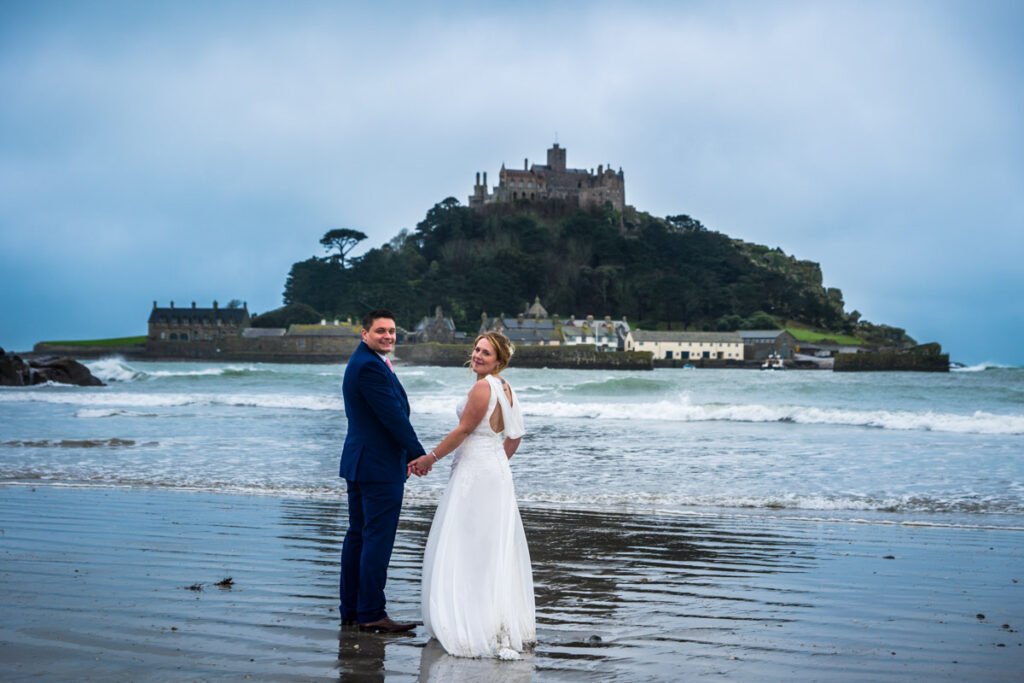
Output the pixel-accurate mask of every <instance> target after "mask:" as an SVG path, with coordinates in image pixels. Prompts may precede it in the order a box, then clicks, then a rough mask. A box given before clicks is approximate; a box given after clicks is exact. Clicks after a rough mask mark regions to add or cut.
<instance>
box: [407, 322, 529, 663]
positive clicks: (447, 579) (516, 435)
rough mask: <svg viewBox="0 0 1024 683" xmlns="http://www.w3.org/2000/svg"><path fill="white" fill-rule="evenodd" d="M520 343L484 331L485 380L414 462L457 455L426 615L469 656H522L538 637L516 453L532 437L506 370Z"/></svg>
mask: <svg viewBox="0 0 1024 683" xmlns="http://www.w3.org/2000/svg"><path fill="white" fill-rule="evenodd" d="M513 351H514V348H513V346H512V344H511V342H509V340H508V338H506V337H505V336H504V335H502V334H498V333H494V332H488V333H486V334H482V335H480V336H479V337H477V339H476V342H475V344H474V348H473V355H472V356H471V358H470V364H471V367H472V370H473V372H474V373H476V377H477V380H476V382H475V383H474V384H473V388H472V389H470V390H469V394H468V395H467V396H466V400H465V401H463V403H462V404H461V405H460V406H459V408H458V415H459V424H458V426H457V427H456V428H455V429H453V430H452V431H451V432H450V433H449V434H448V436H446V437H445V438H444V439H443V440H442V441H441V443H440V444H438V445H437V448H435V449H434V450H433V451H431V452H430V453H427V454H426V455H423V456H420V457H419V458H417V459H416V460H413V461H412V462H411V463H410V464H409V470H410V472H412V473H414V474H417V475H420V476H422V475H424V474H426V473H427V472H429V471H430V469H431V467H433V465H434V464H435V463H437V462H438V461H439V460H440V459H441V458H443V457H445V456H447V455H448V454H450V453H452V452H454V453H455V457H454V459H453V463H452V469H451V475H450V477H449V480H448V487H447V489H445V492H444V495H443V496H442V497H441V502H440V503H439V504H438V506H437V511H436V513H435V514H434V522H433V524H432V525H431V527H430V535H429V536H428V537H427V547H426V552H425V554H424V557H423V593H422V608H423V622H424V624H425V626H426V627H427V630H428V631H429V632H430V634H431V635H432V636H433V637H435V638H437V640H438V641H439V642H440V643H441V645H442V646H443V647H444V649H445V650H446V651H447V652H448V653H449V654H452V655H456V656H459V657H499V658H501V659H518V658H519V653H520V652H522V651H523V650H524V649H526V648H527V647H529V646H531V645H533V644H534V643H535V642H536V640H537V635H536V632H537V627H536V620H535V615H534V600H533V572H532V570H531V568H530V550H529V548H528V547H527V545H526V535H525V533H524V532H523V522H522V519H521V518H520V516H519V507H518V505H517V504H516V497H515V489H514V487H513V484H512V470H511V469H510V468H509V463H508V461H509V459H510V458H511V457H512V455H513V454H514V453H515V452H516V449H517V448H518V447H519V443H520V441H521V440H522V436H523V433H524V432H523V417H522V411H521V410H520V407H519V401H518V399H517V398H516V395H515V393H514V392H513V391H512V387H510V386H509V384H508V382H506V381H505V380H504V379H503V378H502V377H501V375H500V374H499V373H500V372H501V371H502V370H503V369H505V367H506V366H507V365H508V362H509V360H510V359H511V357H512V353H513Z"/></svg>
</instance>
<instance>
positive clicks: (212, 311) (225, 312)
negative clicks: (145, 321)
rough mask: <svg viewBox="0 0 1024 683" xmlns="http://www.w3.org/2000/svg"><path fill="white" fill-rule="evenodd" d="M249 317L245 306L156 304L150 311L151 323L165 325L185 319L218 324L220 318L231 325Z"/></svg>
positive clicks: (174, 323)
mask: <svg viewBox="0 0 1024 683" xmlns="http://www.w3.org/2000/svg"><path fill="white" fill-rule="evenodd" d="M248 318H249V310H248V309H247V308H246V307H245V306H243V307H242V308H220V307H218V306H214V307H213V308H196V305H195V304H194V303H193V304H192V306H191V307H190V308H175V307H174V306H173V305H171V306H170V307H169V308H163V307H158V306H156V305H155V304H154V305H153V310H152V311H150V313H149V322H150V323H151V324H153V323H155V324H163V325H181V324H182V323H183V322H185V321H188V323H196V322H198V323H200V324H202V322H203V321H207V322H210V323H214V324H216V322H217V321H218V320H219V321H222V323H226V324H229V325H242V324H244V323H245V321H246V320H247V319H248Z"/></svg>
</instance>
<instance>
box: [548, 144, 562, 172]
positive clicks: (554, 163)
mask: <svg viewBox="0 0 1024 683" xmlns="http://www.w3.org/2000/svg"><path fill="white" fill-rule="evenodd" d="M548 168H550V169H551V170H552V171H564V170H565V148H564V147H559V146H558V143H557V142H556V143H555V144H553V145H551V149H549V150H548Z"/></svg>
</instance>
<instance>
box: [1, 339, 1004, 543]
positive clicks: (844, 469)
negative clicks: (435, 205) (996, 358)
mask: <svg viewBox="0 0 1024 683" xmlns="http://www.w3.org/2000/svg"><path fill="white" fill-rule="evenodd" d="M86 365H87V366H88V367H89V368H90V370H91V371H92V372H93V374H95V375H96V376H98V377H99V378H101V379H102V380H103V381H104V382H106V383H107V386H104V387H72V386H62V385H55V384H51V385H43V386H37V387H28V388H12V387H5V388H0V486H59V487H126V488H132V489H162V490H182V491H205V492H217V493H226V494H239V495H273V496H285V497H305V498H328V499H343V497H344V491H345V484H344V482H343V481H342V480H340V479H339V478H338V459H339V455H340V453H341V445H342V442H343V440H344V437H345V432H346V428H347V424H346V419H345V411H344V405H343V402H342V399H341V378H342V373H343V372H344V364H343V363H341V362H339V363H338V364H337V365H277V364H262V363H253V364H248V363H227V364H223V363H218V364H214V363H185V362H162V363H157V362H141V361H135V360H131V361H128V360H125V359H123V358H104V359H100V360H95V361H90V362H87V363H86ZM396 370H397V372H398V375H399V378H400V380H401V381H402V383H403V385H404V386H405V388H406V390H407V392H408V394H409V398H410V403H411V406H412V422H413V425H414V427H415V428H416V430H417V432H418V434H419V435H420V438H421V441H422V442H423V445H424V446H425V447H426V448H427V449H428V450H429V449H430V448H431V447H432V446H434V445H436V444H437V443H438V442H439V441H440V440H441V438H442V437H443V436H444V435H445V434H446V433H447V432H448V431H449V430H450V429H451V428H452V427H454V425H455V423H456V417H455V408H456V405H457V404H458V403H459V401H460V400H461V399H462V397H463V396H464V395H465V393H466V392H467V390H468V389H469V387H470V386H471V384H472V381H473V376H472V375H471V373H470V372H469V371H468V370H466V369H464V368H440V367H424V366H413V365H402V364H398V365H396ZM504 376H505V377H506V379H508V381H509V382H510V383H511V384H512V385H513V387H515V390H516V392H517V394H518V397H519V400H520V401H521V404H522V406H523V408H524V411H525V418H526V428H527V435H526V437H525V439H524V441H523V444H522V446H521V447H520V450H519V452H518V453H517V454H516V456H515V457H514V458H513V460H512V469H513V473H514V476H515V485H516V492H517V496H518V499H519V501H520V505H521V506H526V507H556V508H570V509H579V510H594V511H605V512H616V513H625V514H629V513H631V512H634V513H642V514H658V515H691V516H694V515H697V516H699V515H714V516H737V517H743V516H751V515H756V516H765V515H769V516H781V517H787V518H800V519H808V520H839V521H845V522H860V523H866V524H911V525H937V526H941V525H952V526H968V527H981V528H1007V529H1018V530H1024V368H1018V367H1003V366H998V365H994V364H982V365H978V366H973V367H966V368H960V369H957V370H954V371H952V372H950V373H948V374H947V373H941V374H933V373H832V372H827V371H781V372H778V371H775V372H772V371H757V370H736V369H722V370H714V369H696V370H692V369H691V370H683V369H658V370H654V371H646V372H642V371H599V370H562V369H517V368H514V367H513V368H510V369H508V370H506V372H505V375H504ZM448 472H449V464H448V463H445V462H444V461H442V464H440V465H438V466H436V467H435V469H434V471H433V472H432V473H431V474H430V475H428V476H426V477H423V478H413V479H410V481H409V483H408V485H407V486H406V498H407V502H410V503H414V504H416V503H421V504H425V505H429V504H430V503H433V502H436V501H437V500H438V499H439V497H440V495H441V492H442V491H443V489H444V486H445V483H446V481H447V477H448Z"/></svg>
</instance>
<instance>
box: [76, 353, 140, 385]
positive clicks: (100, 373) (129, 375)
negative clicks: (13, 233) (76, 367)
mask: <svg viewBox="0 0 1024 683" xmlns="http://www.w3.org/2000/svg"><path fill="white" fill-rule="evenodd" d="M85 367H87V368H89V372H91V373H92V374H93V375H94V376H95V377H97V378H99V379H100V380H102V381H103V382H105V383H106V384H111V383H114V382H135V381H137V380H140V379H143V378H144V377H145V376H146V373H144V372H140V371H138V370H136V369H135V368H133V367H131V366H130V365H128V364H127V363H126V362H125V360H124V358H121V357H120V356H112V357H109V358H102V359H100V360H97V361H92V362H87V363H85Z"/></svg>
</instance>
